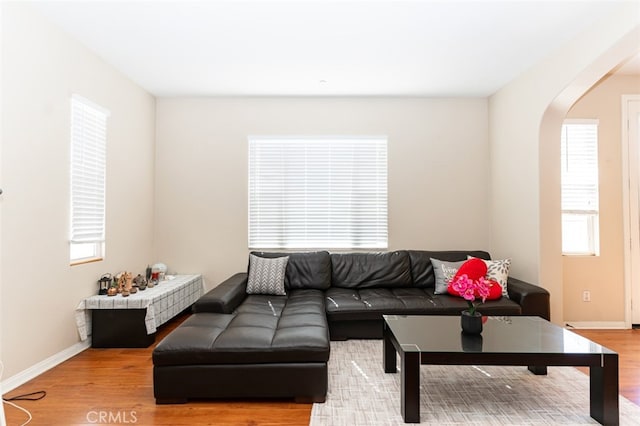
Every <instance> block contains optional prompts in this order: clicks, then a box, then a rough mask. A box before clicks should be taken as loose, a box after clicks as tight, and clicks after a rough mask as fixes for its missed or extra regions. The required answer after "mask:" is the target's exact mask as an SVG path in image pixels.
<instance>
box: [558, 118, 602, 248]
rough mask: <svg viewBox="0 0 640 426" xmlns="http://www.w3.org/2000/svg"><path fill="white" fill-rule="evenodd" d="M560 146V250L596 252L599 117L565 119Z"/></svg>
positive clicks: (597, 244) (597, 245)
mask: <svg viewBox="0 0 640 426" xmlns="http://www.w3.org/2000/svg"><path fill="white" fill-rule="evenodd" d="M561 146H562V151H561V156H560V157H561V161H562V175H561V182H562V195H561V196H562V252H563V254H577V255H595V256H597V255H598V254H599V245H600V244H599V229H598V228H599V227H598V222H599V202H598V121H597V120H565V122H564V124H563V126H562V137H561Z"/></svg>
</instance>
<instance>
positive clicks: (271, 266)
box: [247, 254, 289, 296]
mask: <svg viewBox="0 0 640 426" xmlns="http://www.w3.org/2000/svg"><path fill="white" fill-rule="evenodd" d="M288 261H289V256H285V257H276V258H272V259H271V258H266V257H259V256H255V255H253V254H250V255H249V279H248V282H247V294H271V295H275V296H285V295H286V294H287V293H286V292H285V290H284V276H285V272H286V270H287V262H288Z"/></svg>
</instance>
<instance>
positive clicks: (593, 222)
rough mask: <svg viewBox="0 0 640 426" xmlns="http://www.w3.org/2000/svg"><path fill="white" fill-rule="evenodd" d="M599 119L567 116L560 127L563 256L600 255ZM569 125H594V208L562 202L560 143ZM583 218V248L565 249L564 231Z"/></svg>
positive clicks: (561, 179)
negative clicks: (569, 206) (569, 205)
mask: <svg viewBox="0 0 640 426" xmlns="http://www.w3.org/2000/svg"><path fill="white" fill-rule="evenodd" d="M599 124H600V123H599V120H598V119H593V118H567V119H565V120H564V121H563V123H562V128H561V147H560V148H561V152H560V154H561V155H560V161H561V175H560V203H561V204H560V205H561V207H560V208H561V229H562V234H561V242H562V255H563V256H599V255H600V182H599V180H600V164H599V152H598V151H599ZM571 125H592V126H595V147H594V148H593V150H594V152H595V158H594V159H592V160H593V162H594V164H595V177H594V179H593V180H594V182H592V183H591V185H595V191H594V192H595V208H575V207H574V208H566V207H565V205H564V204H563V199H564V197H565V191H566V190H565V183H564V182H563V180H564V179H563V176H564V169H565V164H562V162H563V160H564V161H565V162H567V161H568V160H567V159H566V155H567V154H565V149H566V148H565V147H564V146H563V145H562V144H564V143H566V142H565V141H566V139H565V138H566V136H565V135H566V126H571ZM581 218H582V219H583V220H584V222H585V223H584V229H586V234H585V235H583V240H584V241H586V243H585V245H584V247H583V249H581V250H580V249H579V250H570V249H567V235H566V234H565V232H569V231H568V228H569V226H570V224H571V221H573V223H574V224H575V223H576V222H577V220H576V219H578V220H579V219H581Z"/></svg>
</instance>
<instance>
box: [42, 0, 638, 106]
mask: <svg viewBox="0 0 640 426" xmlns="http://www.w3.org/2000/svg"><path fill="white" fill-rule="evenodd" d="M34 4H35V6H36V7H37V8H38V9H39V10H40V11H41V12H42V13H43V14H44V15H45V16H47V17H48V18H50V20H52V21H54V22H55V23H56V24H57V25H59V26H60V27H62V28H63V29H64V30H66V31H67V32H68V33H70V34H71V35H73V36H74V37H75V38H77V39H79V40H80V41H81V42H82V43H84V44H85V45H86V46H88V47H89V48H90V49H92V50H93V51H95V52H96V53H97V54H98V55H99V56H101V57H102V58H103V59H104V60H105V61H107V62H109V63H110V64H112V65H113V66H115V67H116V68H117V69H119V70H120V71H121V72H122V73H124V74H125V75H127V76H128V77H129V78H131V79H132V80H133V81H135V82H136V83H137V84H139V85H140V86H142V87H143V88H145V89H146V90H147V91H149V92H150V93H152V94H154V95H156V96H238V95H257V96H263V95H265V96H266V95H271V96H274V95H275V96H307V95H311V96H317V95H319V96H340V95H344V96H381V95H382V96H385V95H392V96H481V97H484V96H489V95H491V94H492V93H494V92H496V91H497V90H498V89H500V88H501V87H503V86H504V85H505V84H507V83H508V82H509V81H511V80H512V79H514V78H515V77H517V76H518V75H519V74H521V73H522V72H524V71H525V70H527V69H528V68H529V67H531V66H532V65H534V64H535V63H536V62H538V61H539V60H541V59H542V58H544V57H545V56H546V55H548V54H550V53H551V52H552V51H553V50H554V49H556V48H557V47H558V46H560V45H562V44H563V43H564V42H566V41H568V40H570V39H571V38H572V37H574V36H575V35H577V34H578V33H579V32H581V31H582V30H584V29H585V28H587V27H589V26H590V25H593V23H594V22H595V21H596V20H597V19H598V18H601V17H602V16H603V15H606V14H607V13H608V12H610V11H612V10H613V8H614V7H615V6H616V4H615V2H614V1H611V0H608V1H605V0H600V1H575V0H574V1H517V2H514V1H506V0H503V1H483V0H476V1H456V0H449V1H444V0H440V1H437V0H432V1H428V0H425V1H416V0H414V1H402V0H378V1H367V0H360V1H337V0H325V1H318V0H296V1H293V0H289V1H271V0H262V1H260V0H253V1H242V0H236V1H228V0H217V1H216V0H211V1H112V2H107V1H55V2H54V1H41V2H34ZM639 51H640V46H639ZM638 68H639V69H640V66H638Z"/></svg>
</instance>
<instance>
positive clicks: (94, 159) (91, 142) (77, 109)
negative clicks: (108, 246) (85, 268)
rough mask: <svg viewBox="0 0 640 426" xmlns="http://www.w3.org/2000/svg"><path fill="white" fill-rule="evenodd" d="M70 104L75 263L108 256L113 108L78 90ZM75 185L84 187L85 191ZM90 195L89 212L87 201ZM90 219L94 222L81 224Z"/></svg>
mask: <svg viewBox="0 0 640 426" xmlns="http://www.w3.org/2000/svg"><path fill="white" fill-rule="evenodd" d="M70 105H71V108H70V132H71V134H70V161H69V162H70V164H69V263H70V265H71V266H73V265H80V264H84V263H90V262H97V261H101V260H104V257H105V236H106V162H107V159H106V150H107V126H108V118H109V116H110V112H109V110H107V109H106V108H104V107H102V106H100V105H98V104H96V103H94V102H92V101H90V100H88V99H86V98H84V97H82V96H80V95H77V94H73V95H72V96H71V99H70ZM85 158H86V160H85ZM75 188H83V191H80V190H79V189H75ZM90 191H91V192H90ZM87 193H89V195H87ZM91 197H93V202H92V203H91V205H90V206H89V207H88V208H89V209H92V210H91V213H89V212H88V209H87V202H88V198H91ZM81 206H82V207H81ZM83 208H84V209H83ZM83 210H84V212H83ZM91 215H93V216H92V217H90V216H91ZM96 218H97V220H98V222H99V223H97V224H96V223H95V222H96ZM88 220H90V221H93V222H94V224H92V225H89V226H87V225H85V226H83V225H81V223H82V222H83V221H84V223H85V224H86V223H87V221H88Z"/></svg>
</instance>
